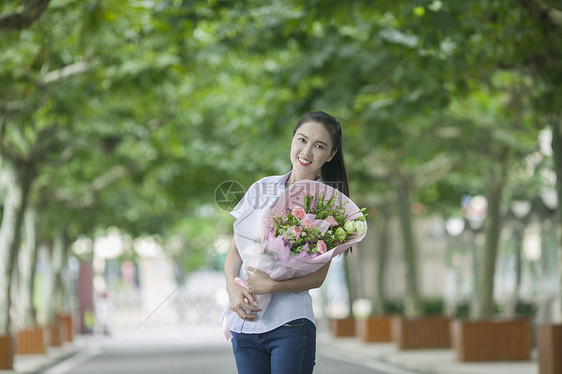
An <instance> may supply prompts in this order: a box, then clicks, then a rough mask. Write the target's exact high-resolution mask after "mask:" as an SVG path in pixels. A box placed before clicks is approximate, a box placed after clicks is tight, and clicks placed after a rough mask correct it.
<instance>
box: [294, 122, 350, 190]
mask: <svg viewBox="0 0 562 374" xmlns="http://www.w3.org/2000/svg"><path fill="white" fill-rule="evenodd" d="M307 122H314V123H319V124H321V125H322V126H324V128H325V129H326V130H327V131H328V132H329V133H330V138H331V140H332V150H331V151H332V152H333V151H337V152H336V154H335V155H334V157H333V158H332V160H330V161H329V162H326V163H325V164H324V165H322V167H321V168H320V175H321V176H322V180H323V181H324V183H326V184H327V185H328V186H330V187H333V188H336V189H338V190H339V191H340V192H341V193H343V194H344V195H346V196H349V185H348V184H347V171H346V170H345V163H344V161H343V149H342V131H341V125H340V123H339V122H338V121H337V120H336V119H335V118H334V117H332V116H331V115H329V114H328V113H325V112H311V113H307V114H305V115H304V116H302V118H301V119H300V120H299V121H298V122H297V125H296V126H295V129H294V130H293V136H295V133H296V132H297V130H298V129H299V127H301V126H302V125H303V124H305V123H307Z"/></svg>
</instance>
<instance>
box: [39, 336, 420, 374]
mask: <svg viewBox="0 0 562 374" xmlns="http://www.w3.org/2000/svg"><path fill="white" fill-rule="evenodd" d="M139 338H140V336H139ZM82 344H84V348H83V349H82V350H81V351H80V352H79V353H78V354H76V355H74V356H72V357H71V358H70V359H67V360H64V361H62V362H60V363H59V364H57V365H55V366H54V367H51V368H50V369H48V370H44V371H42V372H41V374H101V373H103V374H117V373H120V374H121V373H135V374H180V373H181V374H192V373H193V374H201V373H202V374H236V368H235V363H234V356H233V354H232V349H231V346H230V344H229V343H226V342H225V341H224V338H222V339H221V340H219V339H210V340H209V339H207V340H204V339H203V340H199V339H197V337H193V338H192V339H189V340H188V341H179V340H177V339H176V340H167V341H166V340H162V339H158V338H156V336H155V337H154V338H153V339H151V338H150V337H148V338H147V337H146V336H145V337H144V338H143V339H136V338H135V337H134V336H129V337H127V338H126V339H119V338H117V339H102V340H94V341H92V342H82ZM316 361H317V363H316V367H315V371H314V372H315V373H320V374H341V373H346V374H414V373H413V372H409V371H405V370H402V369H396V368H394V367H392V366H390V365H389V366H388V367H384V366H382V367H380V366H379V367H377V366H376V364H375V366H373V365H374V364H373V362H370V361H369V360H363V359H357V358H353V357H350V356H349V355H343V354H339V352H338V351H337V349H335V348H334V347H332V346H331V345H323V344H319V345H318V352H317V359H316Z"/></svg>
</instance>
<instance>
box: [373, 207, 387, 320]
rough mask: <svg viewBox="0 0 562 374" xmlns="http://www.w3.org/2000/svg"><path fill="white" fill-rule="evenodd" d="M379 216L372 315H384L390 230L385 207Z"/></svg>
mask: <svg viewBox="0 0 562 374" xmlns="http://www.w3.org/2000/svg"><path fill="white" fill-rule="evenodd" d="M380 213H381V216H380V218H379V220H378V221H377V227H375V229H376V231H377V233H378V240H377V246H376V254H375V256H376V266H377V267H376V275H375V281H376V284H375V298H374V303H373V312H374V314H379V315H380V314H384V313H386V293H385V275H386V273H385V270H386V259H387V257H388V238H389V230H390V215H389V213H388V209H387V208H386V207H382V208H381V209H380Z"/></svg>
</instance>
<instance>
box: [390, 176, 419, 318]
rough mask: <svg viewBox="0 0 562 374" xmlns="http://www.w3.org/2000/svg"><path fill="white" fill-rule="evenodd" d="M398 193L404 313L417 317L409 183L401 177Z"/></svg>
mask: <svg viewBox="0 0 562 374" xmlns="http://www.w3.org/2000/svg"><path fill="white" fill-rule="evenodd" d="M396 190H397V193H398V196H397V198H398V217H399V219H400V228H401V231H402V241H403V246H404V251H403V255H404V265H405V267H406V269H405V270H406V274H405V276H406V298H405V301H404V307H405V313H406V315H407V316H408V317H417V316H420V315H421V313H422V307H421V300H420V293H419V290H418V284H419V282H418V266H417V253H416V252H417V249H416V245H415V242H414V233H413V228H412V214H411V211H410V185H409V183H408V181H406V180H404V179H402V180H400V181H399V182H398V183H396Z"/></svg>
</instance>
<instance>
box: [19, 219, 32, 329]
mask: <svg viewBox="0 0 562 374" xmlns="http://www.w3.org/2000/svg"><path fill="white" fill-rule="evenodd" d="M23 230H24V233H25V235H23V238H22V243H21V247H20V252H19V256H18V312H17V321H16V325H17V327H18V329H20V330H30V329H33V328H35V324H36V319H35V310H34V308H33V286H34V279H35V265H36V264H37V235H36V233H37V223H36V214H35V211H34V210H33V209H31V208H28V209H27V210H26V212H25V217H24V226H23Z"/></svg>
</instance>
